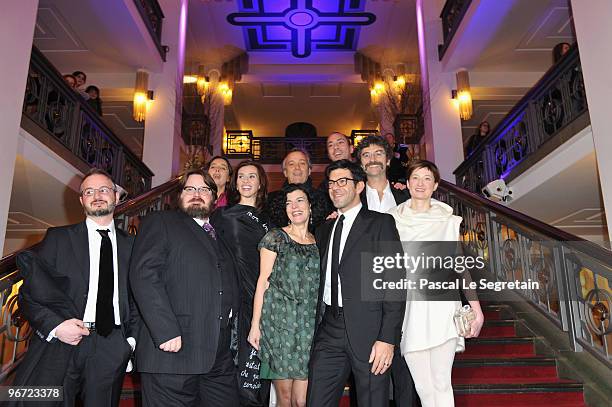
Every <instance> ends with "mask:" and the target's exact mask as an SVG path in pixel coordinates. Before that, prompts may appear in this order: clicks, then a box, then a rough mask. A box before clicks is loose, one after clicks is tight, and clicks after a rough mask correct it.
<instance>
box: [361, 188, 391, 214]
mask: <svg viewBox="0 0 612 407" xmlns="http://www.w3.org/2000/svg"><path fill="white" fill-rule="evenodd" d="M366 198H367V199H368V209H369V210H371V211H375V212H381V213H386V212H387V211H388V210H389V209H391V208H395V207H396V206H397V202H395V198H394V197H393V192H391V185H390V184H389V181H387V186H386V187H385V190H384V191H383V196H382V199H381V198H379V197H378V191H377V190H376V188H372V187H370V186H369V185H368V184H367V183H366Z"/></svg>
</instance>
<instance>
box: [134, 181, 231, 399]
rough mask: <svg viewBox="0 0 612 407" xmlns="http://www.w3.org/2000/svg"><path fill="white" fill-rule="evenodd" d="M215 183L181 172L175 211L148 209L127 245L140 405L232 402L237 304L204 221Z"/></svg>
mask: <svg viewBox="0 0 612 407" xmlns="http://www.w3.org/2000/svg"><path fill="white" fill-rule="evenodd" d="M216 198H217V186H216V185H215V182H214V180H213V179H212V178H211V177H210V176H209V175H208V173H206V172H204V171H202V170H191V171H188V172H187V173H186V174H185V175H184V176H183V178H182V180H181V192H180V195H179V198H178V207H179V209H178V210H169V211H160V212H153V213H151V214H149V215H148V216H147V217H146V218H145V219H144V220H143V222H142V225H141V228H140V231H139V233H138V236H137V238H136V242H135V243H134V250H133V253H132V263H131V267H130V283H131V286H132V290H133V293H134V298H135V300H136V303H137V305H138V308H139V309H140V311H141V314H142V320H143V325H142V327H141V329H140V331H139V335H138V337H137V342H138V346H137V348H136V360H137V369H138V371H139V372H140V373H141V383H142V393H143V405H145V406H160V407H167V406H179V405H180V406H206V407H217V406H218V407H233V406H237V405H238V398H237V392H236V386H237V384H236V375H235V370H234V364H233V361H232V357H231V354H230V332H231V320H232V317H233V315H234V314H235V313H236V312H237V310H238V306H239V298H238V289H237V281H236V277H235V272H234V270H233V266H232V262H231V260H230V259H231V257H230V256H229V255H228V254H227V253H224V252H223V245H221V244H217V237H216V233H215V229H214V227H213V226H212V225H211V224H210V223H208V219H209V215H210V212H211V211H212V209H213V205H214V203H215V200H216Z"/></svg>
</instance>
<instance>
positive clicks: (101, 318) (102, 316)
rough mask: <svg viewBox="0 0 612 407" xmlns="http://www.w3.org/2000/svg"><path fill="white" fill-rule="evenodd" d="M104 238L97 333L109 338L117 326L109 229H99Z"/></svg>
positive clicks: (99, 278)
mask: <svg viewBox="0 0 612 407" xmlns="http://www.w3.org/2000/svg"><path fill="white" fill-rule="evenodd" d="M97 232H98V233H99V234H100V236H102V244H101V245H100V269H99V271H98V296H97V298H96V331H97V332H98V334H99V335H102V336H108V335H109V334H110V333H111V332H112V330H113V327H114V326H115V312H114V310H113V291H114V273H113V244H112V243H111V240H110V237H108V233H109V232H110V230H108V229H98V230H97Z"/></svg>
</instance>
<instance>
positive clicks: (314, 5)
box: [227, 0, 376, 58]
mask: <svg viewBox="0 0 612 407" xmlns="http://www.w3.org/2000/svg"><path fill="white" fill-rule="evenodd" d="M238 9H239V10H240V11H239V12H238V13H232V14H230V15H228V16H227V21H228V22H229V23H230V24H233V25H236V26H241V27H242V28H243V33H244V39H245V43H246V46H247V49H248V50H249V51H281V52H282V51H285V52H286V51H291V54H292V55H293V56H294V57H296V58H306V57H308V56H309V55H310V54H311V53H312V51H354V50H355V49H356V47H357V41H358V37H359V29H360V27H361V26H365V25H370V24H372V23H374V21H376V16H375V15H374V14H372V13H367V12H364V11H363V10H364V9H365V0H238Z"/></svg>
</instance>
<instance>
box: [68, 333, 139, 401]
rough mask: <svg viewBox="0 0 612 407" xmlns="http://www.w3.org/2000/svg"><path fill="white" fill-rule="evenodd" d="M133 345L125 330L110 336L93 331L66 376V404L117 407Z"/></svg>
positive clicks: (73, 358) (85, 337) (78, 351)
mask: <svg viewBox="0 0 612 407" xmlns="http://www.w3.org/2000/svg"><path fill="white" fill-rule="evenodd" d="M131 353H132V348H131V347H130V344H129V343H128V342H127V341H126V339H125V336H124V335H123V332H121V329H113V330H112V331H111V333H110V335H108V336H107V337H103V336H100V335H98V334H97V333H96V332H90V334H89V336H84V337H83V339H81V342H80V343H79V345H78V346H77V347H76V349H75V350H74V353H73V354H72V358H71V360H70V362H69V363H68V369H67V371H66V376H65V377H64V406H70V407H72V406H74V405H75V401H76V398H77V397H79V396H80V398H81V400H82V401H83V405H85V406H87V407H90V406H93V407H98V406H99V407H116V406H118V405H119V398H120V397H121V387H122V386H123V378H124V376H125V368H126V366H127V363H128V360H129V359H130V354H131Z"/></svg>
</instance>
